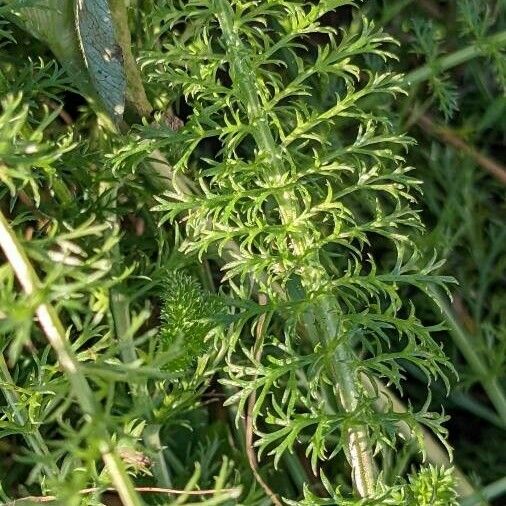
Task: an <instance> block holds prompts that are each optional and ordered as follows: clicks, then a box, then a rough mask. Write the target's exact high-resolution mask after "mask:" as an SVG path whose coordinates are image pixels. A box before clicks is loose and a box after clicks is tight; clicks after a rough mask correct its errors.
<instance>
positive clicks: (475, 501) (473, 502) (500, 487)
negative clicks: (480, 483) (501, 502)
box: [460, 476, 506, 506]
mask: <svg viewBox="0 0 506 506" xmlns="http://www.w3.org/2000/svg"><path fill="white" fill-rule="evenodd" d="M505 494H506V476H505V477H504V478H500V479H498V480H497V481H494V482H493V483H490V484H489V485H487V486H486V487H483V488H482V489H481V490H480V491H479V492H478V493H477V494H475V495H473V496H471V497H466V498H465V499H464V500H463V501H462V502H461V503H460V506H478V505H481V504H483V500H487V501H492V500H493V499H496V498H497V497H501V496H502V495H505Z"/></svg>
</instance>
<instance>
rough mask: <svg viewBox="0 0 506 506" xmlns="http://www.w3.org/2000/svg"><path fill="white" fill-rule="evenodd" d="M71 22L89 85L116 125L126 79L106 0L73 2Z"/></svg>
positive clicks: (121, 111)
mask: <svg viewBox="0 0 506 506" xmlns="http://www.w3.org/2000/svg"><path fill="white" fill-rule="evenodd" d="M75 21H76V27H77V34H78V38H79V44H80V46H81V51H82V53H83V56H84V61H85V63H86V66H87V68H88V71H89V73H90V78H91V81H92V83H93V86H94V87H95V90H96V92H97V93H98V95H99V97H100V98H101V100H102V101H103V103H104V105H105V107H106V110H107V112H108V113H109V114H110V115H111V116H112V118H114V120H115V121H116V122H118V121H119V120H121V119H122V117H123V112H124V110H125V90H126V79H125V72H124V68H123V53H122V49H121V46H120V45H119V43H118V41H117V38H116V34H115V32H114V25H113V19H112V14H111V10H110V8H109V4H108V3H107V0H86V1H84V0H77V1H76V4H75Z"/></svg>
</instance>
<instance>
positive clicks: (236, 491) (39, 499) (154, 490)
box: [5, 487, 241, 506]
mask: <svg viewBox="0 0 506 506" xmlns="http://www.w3.org/2000/svg"><path fill="white" fill-rule="evenodd" d="M135 491H136V492H139V493H142V494H174V495H193V496H195V495H212V494H216V493H229V494H230V496H231V497H232V498H237V497H239V495H240V494H241V489H240V488H224V489H221V490H212V489H203V490H176V489H173V488H161V487H135ZM94 492H116V489H115V488H111V487H108V488H100V487H91V488H84V489H82V490H79V492H78V493H79V494H81V495H87V494H93V493H94ZM56 500H57V498H56V496H54V495H44V496H28V497H21V498H20V499H15V500H14V501H10V502H8V503H6V505H5V506H17V505H20V506H21V505H22V504H23V503H24V502H27V501H28V502H32V503H46V502H53V501H56Z"/></svg>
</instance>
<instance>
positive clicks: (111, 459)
mask: <svg viewBox="0 0 506 506" xmlns="http://www.w3.org/2000/svg"><path fill="white" fill-rule="evenodd" d="M0 247H1V249H2V250H3V252H4V254H5V256H6V258H7V260H8V261H9V263H10V264H11V266H12V269H13V270H14V273H15V274H16V276H17V278H18V281H19V283H20V285H21V287H22V288H23V290H24V292H25V293H26V294H27V295H29V296H30V295H36V293H37V291H38V290H39V289H40V287H41V282H40V280H39V278H38V276H37V274H36V272H35V270H34V268H33V267H32V264H31V263H30V260H29V259H28V257H27V256H26V254H25V252H24V250H23V248H22V246H21V244H20V243H19V241H18V239H17V237H16V235H15V234H14V232H13V230H12V229H11V227H10V225H9V223H8V221H7V219H6V218H5V216H4V215H3V213H2V212H1V211H0ZM35 312H36V315H37V317H38V320H39V323H40V326H41V327H42V330H43V331H44V333H45V335H46V337H47V340H48V341H49V344H50V345H51V346H52V348H53V349H54V351H55V353H56V355H57V357H58V362H59V363H60V367H61V368H62V369H63V370H64V372H65V374H66V375H67V378H68V379H69V381H70V384H71V387H72V391H73V394H74V397H75V398H76V400H77V402H78V403H79V405H80V406H81V409H82V411H83V413H84V414H85V415H86V416H87V417H88V418H89V419H90V420H93V422H94V424H95V431H94V432H95V434H96V437H97V438H98V440H99V448H100V452H101V455H102V459H103V461H104V463H105V465H106V467H107V470H108V471H109V474H110V477H111V480H112V482H113V484H114V486H115V488H116V490H117V491H118V494H119V496H120V497H121V499H122V501H123V503H124V504H125V506H140V505H142V502H141V500H140V498H139V496H138V495H137V493H136V492H135V490H134V487H133V484H132V482H131V480H130V478H129V476H128V474H127V472H126V470H125V468H124V466H123V462H122V461H121V459H120V458H119V457H118V455H117V454H116V452H115V450H114V449H113V448H112V445H111V439H110V436H109V434H108V431H107V428H106V427H105V424H104V422H103V416H102V412H101V411H102V410H101V409H100V406H99V404H98V403H97V401H96V399H95V397H94V395H93V391H92V390H91V387H90V385H89V383H88V381H87V380H86V377H85V376H84V374H83V372H82V370H81V367H80V364H79V362H78V361H77V359H76V357H75V355H74V352H73V350H72V347H71V346H70V343H69V341H68V340H67V338H66V336H65V330H64V328H63V325H62V323H61V321H60V319H59V317H58V314H57V313H56V310H55V309H54V307H53V306H52V305H51V304H46V303H40V304H39V305H38V306H37V308H36V310H35Z"/></svg>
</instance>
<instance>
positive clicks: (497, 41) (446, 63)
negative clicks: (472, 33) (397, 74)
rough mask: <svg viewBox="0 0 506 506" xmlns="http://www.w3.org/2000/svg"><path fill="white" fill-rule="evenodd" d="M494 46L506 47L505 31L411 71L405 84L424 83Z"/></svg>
mask: <svg viewBox="0 0 506 506" xmlns="http://www.w3.org/2000/svg"><path fill="white" fill-rule="evenodd" d="M491 45H494V46H496V47H502V46H504V45H506V31H502V32H499V33H496V34H494V35H490V36H489V37H486V38H484V39H483V41H480V43H474V44H471V45H469V46H467V47H465V48H463V49H460V50H459V51H455V52H454V53H451V54H449V55H446V56H443V57H441V58H438V59H437V60H435V61H434V62H432V63H430V64H427V65H424V66H423V67H420V68H418V69H416V70H413V71H412V72H410V73H409V74H407V75H406V77H405V78H404V80H405V82H406V83H408V84H410V85H413V84H418V83H420V82H422V81H426V80H427V79H429V78H430V77H431V76H432V75H434V74H436V73H437V72H444V71H445V70H448V69H451V68H453V67H456V66H457V65H461V64H462V63H465V62H467V61H469V60H472V59H473V58H476V57H477V56H481V55H483V54H485V53H486V46H491Z"/></svg>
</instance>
